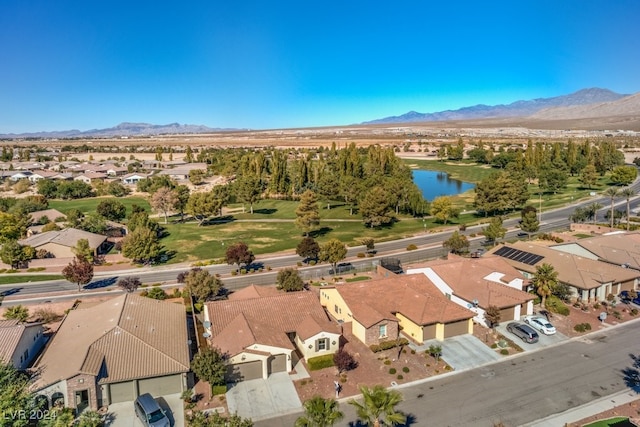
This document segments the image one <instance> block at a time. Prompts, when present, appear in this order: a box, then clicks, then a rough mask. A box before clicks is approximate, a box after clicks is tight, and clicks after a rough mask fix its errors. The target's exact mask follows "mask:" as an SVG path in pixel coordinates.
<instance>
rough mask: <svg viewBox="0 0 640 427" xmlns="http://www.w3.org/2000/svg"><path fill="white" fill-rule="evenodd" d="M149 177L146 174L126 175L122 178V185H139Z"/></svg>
mask: <svg viewBox="0 0 640 427" xmlns="http://www.w3.org/2000/svg"><path fill="white" fill-rule="evenodd" d="M148 177H149V175H147V174H145V173H137V172H134V173H128V174H126V175H123V176H122V178H121V179H122V183H123V184H137V183H138V181H141V180H143V179H147V178H148Z"/></svg>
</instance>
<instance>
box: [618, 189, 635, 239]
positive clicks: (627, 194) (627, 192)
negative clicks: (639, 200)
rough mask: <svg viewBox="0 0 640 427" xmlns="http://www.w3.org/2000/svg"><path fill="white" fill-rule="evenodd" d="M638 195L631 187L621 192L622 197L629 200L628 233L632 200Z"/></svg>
mask: <svg viewBox="0 0 640 427" xmlns="http://www.w3.org/2000/svg"><path fill="white" fill-rule="evenodd" d="M637 194H638V193H637V192H636V190H634V189H633V188H631V187H627V188H624V189H622V190H621V191H620V196H621V197H624V198H625V199H626V200H627V231H629V225H630V223H631V221H630V217H629V215H631V205H630V199H631V198H632V197H634V196H635V195H637Z"/></svg>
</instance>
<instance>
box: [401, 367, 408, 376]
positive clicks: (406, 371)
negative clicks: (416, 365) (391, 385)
mask: <svg viewBox="0 0 640 427" xmlns="http://www.w3.org/2000/svg"><path fill="white" fill-rule="evenodd" d="M402 372H404V373H405V374H407V373H409V367H408V366H405V367H404V368H402Z"/></svg>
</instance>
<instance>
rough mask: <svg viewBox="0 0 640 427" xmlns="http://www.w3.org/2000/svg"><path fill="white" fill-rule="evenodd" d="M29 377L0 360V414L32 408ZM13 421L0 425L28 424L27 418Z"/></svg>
mask: <svg viewBox="0 0 640 427" xmlns="http://www.w3.org/2000/svg"><path fill="white" fill-rule="evenodd" d="M28 386H29V376H28V375H27V374H26V373H25V372H20V371H18V370H17V369H16V368H14V366H13V364H12V363H11V362H5V361H4V360H2V359H0V414H4V415H5V416H8V414H11V413H14V414H17V413H18V411H27V412H26V413H27V414H28V413H29V410H30V409H32V408H34V401H33V398H32V396H31V395H30V394H29V391H28ZM15 418H16V419H13V420H10V421H9V420H0V425H3V426H5V425H6V426H12V427H25V426H27V425H28V424H29V420H28V419H27V418H28V417H25V419H20V417H15Z"/></svg>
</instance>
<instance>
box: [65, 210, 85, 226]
mask: <svg viewBox="0 0 640 427" xmlns="http://www.w3.org/2000/svg"><path fill="white" fill-rule="evenodd" d="M83 219H84V214H83V213H82V212H81V211H79V210H78V209H69V211H68V212H67V222H65V226H66V227H69V228H78V227H79V226H80V224H81V223H82V220H83Z"/></svg>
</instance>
